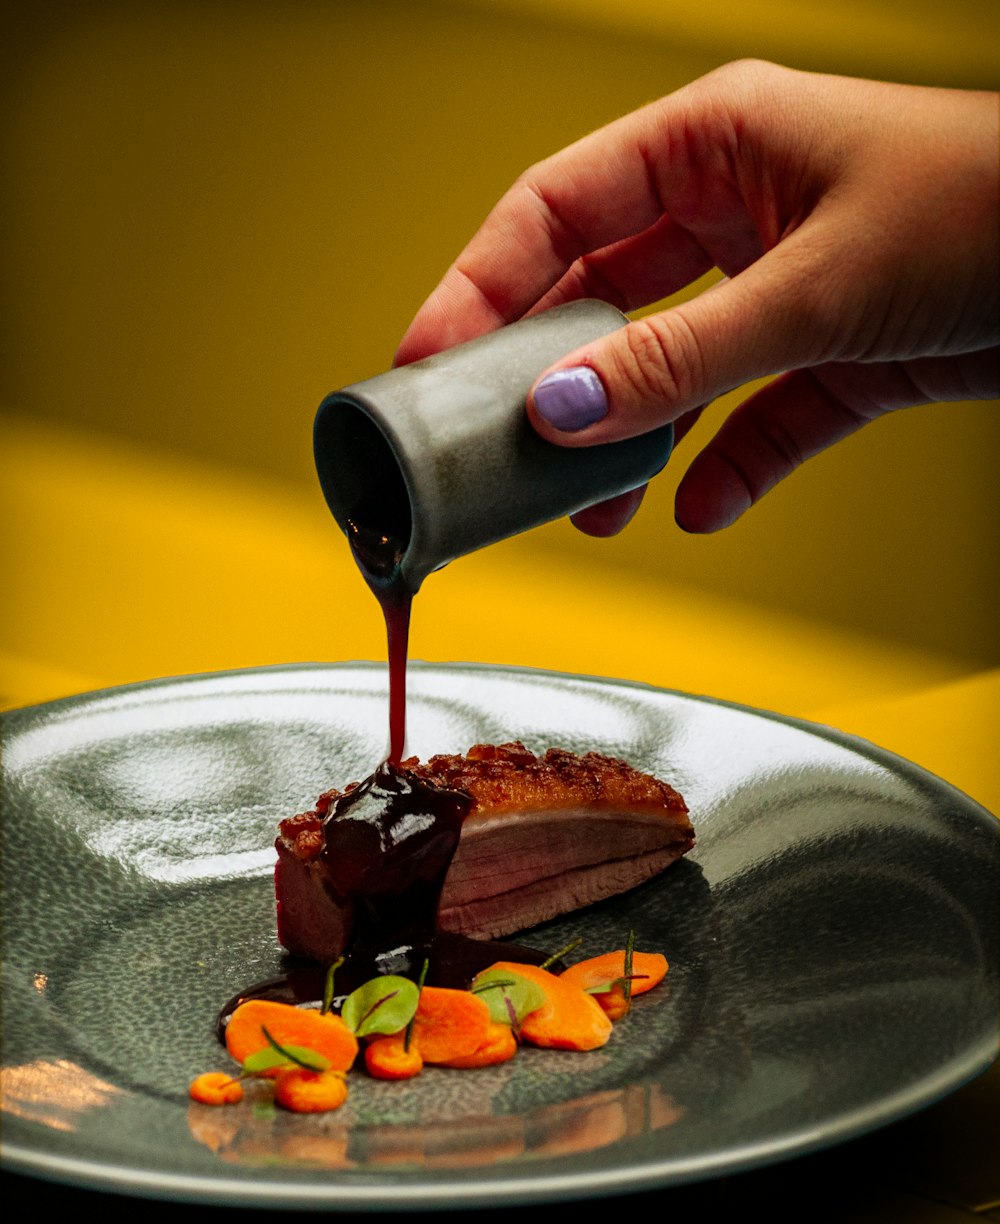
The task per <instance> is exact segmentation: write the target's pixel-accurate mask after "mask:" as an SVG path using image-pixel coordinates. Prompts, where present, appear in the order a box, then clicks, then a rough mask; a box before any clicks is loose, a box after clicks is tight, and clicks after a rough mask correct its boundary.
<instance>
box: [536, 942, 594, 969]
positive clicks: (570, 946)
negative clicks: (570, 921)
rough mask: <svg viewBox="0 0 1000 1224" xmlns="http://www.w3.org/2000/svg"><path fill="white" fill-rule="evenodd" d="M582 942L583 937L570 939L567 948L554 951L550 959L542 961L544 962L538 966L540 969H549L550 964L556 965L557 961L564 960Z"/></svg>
mask: <svg viewBox="0 0 1000 1224" xmlns="http://www.w3.org/2000/svg"><path fill="white" fill-rule="evenodd" d="M582 943H583V939H582V938H580V939H573V940H570V942H569V943H568V944H567V945H566V947H565V948H560V949H559V951H558V952H553V953H552V955H551V956H550V957H549V959H548V960H545V961H542V963H541V964H540V965H539V966H538V967H539V969H548V967H549V966H550V965H554V964H555V963H556V961H558V960H562V958H563V957H564V956H566V955H568V954H569V953H570V952H572V951H574V949H576V948H578V947H579V946H580V944H582Z"/></svg>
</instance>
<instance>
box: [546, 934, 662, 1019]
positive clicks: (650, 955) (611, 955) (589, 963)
mask: <svg viewBox="0 0 1000 1224" xmlns="http://www.w3.org/2000/svg"><path fill="white" fill-rule="evenodd" d="M667 969H668V965H667V959H666V957H665V956H662V955H661V954H660V953H659V952H633V953H632V989H631V992H630V993H631V994H632V995H633V996H634V995H640V994H645V993H646V991H647V990H652V989H653V987H654V986H658V985H659V984H660V982H662V981H663V979H664V978H665V977H666V974H667ZM624 976H625V950H624V948H620V949H619V950H618V951H617V952H605V953H604V954H603V955H601V956H592V957H591V958H590V959H589V960H582V961H579V962H578V963H577V964H575V965H570V967H569V968H568V969H566V970H564V971H563V972H562V973H561V974H560V977H561V978H562V980H563V981H564V982H573V983H574V985H576V986H579V987H580V989H581V990H590V989H591V988H592V987H594V986H606V985H607V984H608V983H609V982H617V981H618V979H619V978H623V977H624ZM591 997H592V998H593V999H596V1000H597V1002H598V1004H599V1005H600V1006H601V1007H602V1008H603V1010H604V1011H605V1012H607V1014H608V1015H609V1016H610V1017H611V1019H612V1020H620V1019H621V1018H622V1016H624V1015H625V1014H626V1013H627V1011H628V1002H627V1000H626V998H625V991H624V989H623V988H622V986H621V985H616V986H613V987H612V988H611V990H607V991H602V992H601V993H600V994H595V995H592V996H591Z"/></svg>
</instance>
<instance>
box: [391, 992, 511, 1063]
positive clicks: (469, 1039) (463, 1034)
mask: <svg viewBox="0 0 1000 1224" xmlns="http://www.w3.org/2000/svg"><path fill="white" fill-rule="evenodd" d="M491 1023H492V1022H491V1020H490V1009H489V1008H488V1007H487V1006H486V1004H485V1003H484V1002H483V1000H482V999H480V998H478V997H477V996H476V995H474V994H472V993H471V992H470V991H468V990H449V989H446V988H445V987H443V986H425V987H424V988H423V989H422V990H421V992H420V1002H419V1003H418V1004H417V1012H416V1015H415V1016H414V1017H413V1031H412V1034H411V1036H410V1044H411V1045H416V1047H417V1049H418V1050H419V1051H420V1054H421V1056H422V1057H423V1060H424V1062H427V1063H446V1062H450V1061H451V1060H452V1059H455V1058H464V1057H465V1056H466V1055H468V1054H472V1053H474V1052H475V1051H476V1050H478V1049H479V1047H480V1046H481V1045H482V1044H483V1042H484V1041H485V1040H486V1038H487V1035H488V1033H489V1030H490V1024H491Z"/></svg>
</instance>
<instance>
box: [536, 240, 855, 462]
mask: <svg viewBox="0 0 1000 1224" xmlns="http://www.w3.org/2000/svg"><path fill="white" fill-rule="evenodd" d="M776 255H777V251H775V252H772V253H771V254H770V255H769V256H765V257H764V258H763V259H761V260H760V261H758V263H756V264H753V265H751V267H750V268H748V269H747V270H746V271H745V272H743V273H741V274H740V275H739V276H737V277H736V278H734V279H733V280H727V281H723V282H721V283H720V284H719V285H717V286H715V287H713V288H712V289H710V290H707V291H706V292H705V293H703V294H701V295H700V296H699V297H697V298H695V299H693V300H692V301H690V302H685V303H684V304H682V305H680V306H677V307H674V308H672V309H670V310H665V311H662V312H659V313H657V314H651V315H647V316H646V317H644V318H642V319H638V320H636V321H634V322H631V323H629V324H627V325H626V326H625V327H622V328H620V329H619V330H617V331H615V332H612V333H611V334H610V335H608V336H605V337H604V338H603V339H601V340H597V341H594V342H592V343H590V344H587V345H585V346H584V347H582V348H579V349H577V350H576V351H575V352H572V353H569V354H567V356H565V357H564V358H562V359H561V360H560V361H559V362H558V363H557V364H556V365H554V366H552V367H551V368H550V369H549V370H547V371H546V372H545V373H544V374H543V375H542V376H541V377H540V378H539V379H538V380H537V381H536V382H535V385H534V386H533V388H532V390H531V393H530V394H529V396H528V415H529V417H530V419H531V423H532V425H533V426H534V427H535V429H536V430H537V432H538V433H539V434H541V436H542V437H544V438H547V439H548V440H549V441H550V442H555V443H556V444H558V445H560V446H594V445H596V444H598V443H601V442H614V441H618V440H620V439H622V438H630V437H634V436H635V435H637V434H643V433H647V432H648V431H649V430H651V429H655V428H656V427H657V426H658V425H664V424H666V423H667V422H668V421H674V420H676V419H677V418H678V417H680V416H683V414H684V413H686V412H689V411H690V410H692V409H695V408H700V407H701V406H703V405H704V404H706V403H709V402H711V401H712V400H714V399H715V398H716V397H718V396H719V395H722V394H723V393H724V392H726V391H730V390H732V389H733V388H734V387H738V386H741V385H743V384H744V383H747V382H750V381H751V380H753V379H756V378H762V377H764V376H766V375H770V374H776V373H778V372H781V371H784V370H788V369H793V368H796V367H799V366H804V365H811V364H813V363H815V362H816V361H818V360H820V359H823V358H825V359H827V360H829V359H830V358H829V356H828V353H829V350H830V341H831V339H832V338H831V337H830V336H827V335H824V328H823V326H822V314H823V313H825V312H822V311H821V310H819V309H818V303H817V302H816V301H814V300H808V299H811V298H812V297H813V294H812V293H811V291H810V290H809V289H808V288H804V287H803V286H808V285H810V284H813V283H815V282H814V281H813V280H812V278H811V277H804V278H802V277H801V275H800V276H799V277H796V278H795V279H794V280H792V281H791V282H790V281H789V278H787V277H783V276H782V275H781V274H780V269H778V268H777V267H772V268H768V269H766V270H765V269H764V265H765V264H767V263H769V262H773V263H774V264H778V263H785V262H786V261H785V260H779V259H776V258H775V257H776ZM800 273H801V269H800ZM790 284H791V286H792V287H791V288H790V287H789V285H790ZM778 286H780V288H779V287H778ZM807 319H808V320H810V322H809V323H806V320H807Z"/></svg>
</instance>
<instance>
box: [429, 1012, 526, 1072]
mask: <svg viewBox="0 0 1000 1224" xmlns="http://www.w3.org/2000/svg"><path fill="white" fill-rule="evenodd" d="M516 1053H517V1038H516V1037H515V1036H514V1030H513V1029H512V1028H511V1027H510V1025H509V1024H498V1023H497V1022H496V1021H494V1020H491V1021H490V1027H489V1032H488V1033H487V1036H486V1040H485V1041H484V1042H483V1044H482V1045H481V1046H480V1047H479V1048H478V1049H477V1050H473V1051H472V1053H471V1054H464V1055H462V1056H461V1057H460V1058H450V1059H449V1060H448V1061H447V1062H446V1063H444V1064H443V1065H444V1066H445V1067H458V1068H460V1069H462V1070H473V1069H475V1068H476V1067H493V1066H496V1064H497V1063H503V1062H507V1060H508V1059H510V1058H513V1057H514V1055H515V1054H516Z"/></svg>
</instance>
